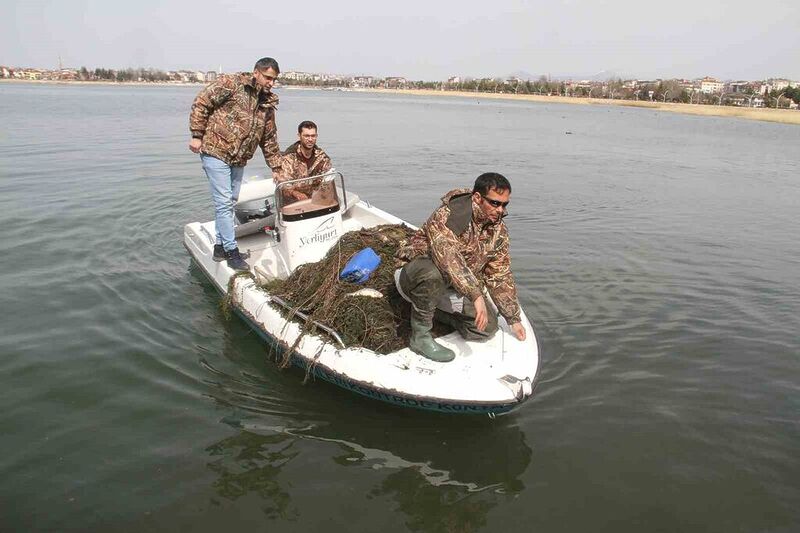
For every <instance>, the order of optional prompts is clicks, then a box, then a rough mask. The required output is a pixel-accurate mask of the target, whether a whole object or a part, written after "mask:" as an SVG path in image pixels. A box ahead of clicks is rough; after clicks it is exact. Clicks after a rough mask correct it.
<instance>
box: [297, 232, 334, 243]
mask: <svg viewBox="0 0 800 533" xmlns="http://www.w3.org/2000/svg"><path fill="white" fill-rule="evenodd" d="M337 233H338V232H337V231H336V229H332V230H329V231H325V232H322V233H315V234H314V235H313V236H312V237H300V246H301V247H303V246H305V245H307V244H313V243H319V242H325V241H328V240H330V239H333V238H335V237H336V235H337Z"/></svg>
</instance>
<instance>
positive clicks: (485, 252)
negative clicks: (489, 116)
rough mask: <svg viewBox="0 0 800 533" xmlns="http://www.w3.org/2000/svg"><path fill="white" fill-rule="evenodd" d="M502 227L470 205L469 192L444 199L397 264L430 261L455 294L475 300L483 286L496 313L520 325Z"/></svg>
mask: <svg viewBox="0 0 800 533" xmlns="http://www.w3.org/2000/svg"><path fill="white" fill-rule="evenodd" d="M508 244H509V238H508V230H507V229H506V225H505V223H504V222H503V221H502V220H501V221H500V222H498V223H492V222H491V221H490V220H489V219H488V218H487V217H486V216H485V215H484V213H483V211H482V210H481V209H480V207H478V206H477V205H475V203H474V202H473V201H472V191H471V190H470V189H456V190H453V191H450V192H449V193H447V194H446V195H444V197H442V206H441V207H439V208H438V209H437V210H436V211H434V212H433V214H432V215H431V216H430V218H429V219H428V220H427V222H425V224H423V225H422V227H421V228H420V229H419V230H418V231H417V232H416V233H415V234H414V235H413V236H412V237H411V239H409V241H408V243H406V244H405V245H404V246H401V247H400V249H399V250H398V251H397V254H396V258H397V259H398V260H399V262H400V263H404V262H408V261H411V260H412V259H414V258H415V257H420V256H429V257H430V258H431V260H432V261H433V262H434V263H435V264H436V266H437V267H439V270H440V271H441V272H442V274H443V275H444V277H445V279H446V280H447V281H448V282H449V283H450V284H451V285H452V286H453V288H454V289H455V290H456V292H458V293H459V294H462V295H464V296H466V297H468V298H469V299H470V300H474V299H475V298H477V297H478V296H479V295H480V294H481V292H482V287H483V286H484V285H485V286H486V289H487V290H488V291H489V295H490V296H491V297H492V300H493V301H494V303H495V305H497V309H498V310H499V311H500V314H501V315H503V317H504V318H505V319H506V320H507V321H508V323H509V324H514V323H516V322H519V321H520V309H519V303H518V302H517V288H516V285H515V284H514V276H513V274H512V273H511V255H510V254H509V249H508Z"/></svg>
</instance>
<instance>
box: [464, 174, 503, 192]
mask: <svg viewBox="0 0 800 533" xmlns="http://www.w3.org/2000/svg"><path fill="white" fill-rule="evenodd" d="M491 189H494V190H496V191H497V192H502V191H508V192H509V193H510V192H511V184H510V183H509V182H508V180H507V179H506V177H505V176H503V175H502V174H498V173H497V172H485V173H483V174H481V175H480V176H478V178H477V179H476V180H475V185H474V186H473V187H472V192H474V193H475V192H476V193H478V194H480V195H481V196H485V195H487V194H489V191H490V190H491Z"/></svg>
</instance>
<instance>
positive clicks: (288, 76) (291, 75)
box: [279, 70, 311, 81]
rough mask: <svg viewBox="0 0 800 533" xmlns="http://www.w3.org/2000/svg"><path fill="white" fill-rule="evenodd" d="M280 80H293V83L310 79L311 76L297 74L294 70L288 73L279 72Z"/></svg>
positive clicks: (304, 73) (302, 73)
mask: <svg viewBox="0 0 800 533" xmlns="http://www.w3.org/2000/svg"><path fill="white" fill-rule="evenodd" d="M279 77H280V78H283V79H285V80H293V81H300V80H304V79H306V78H310V77H311V75H310V74H308V73H307V72H298V71H296V70H290V71H288V72H281V75H280V76H279Z"/></svg>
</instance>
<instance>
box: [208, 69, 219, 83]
mask: <svg viewBox="0 0 800 533" xmlns="http://www.w3.org/2000/svg"><path fill="white" fill-rule="evenodd" d="M206 81H207V82H212V81H217V73H216V72H214V71H213V70H209V71H208V72H206Z"/></svg>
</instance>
